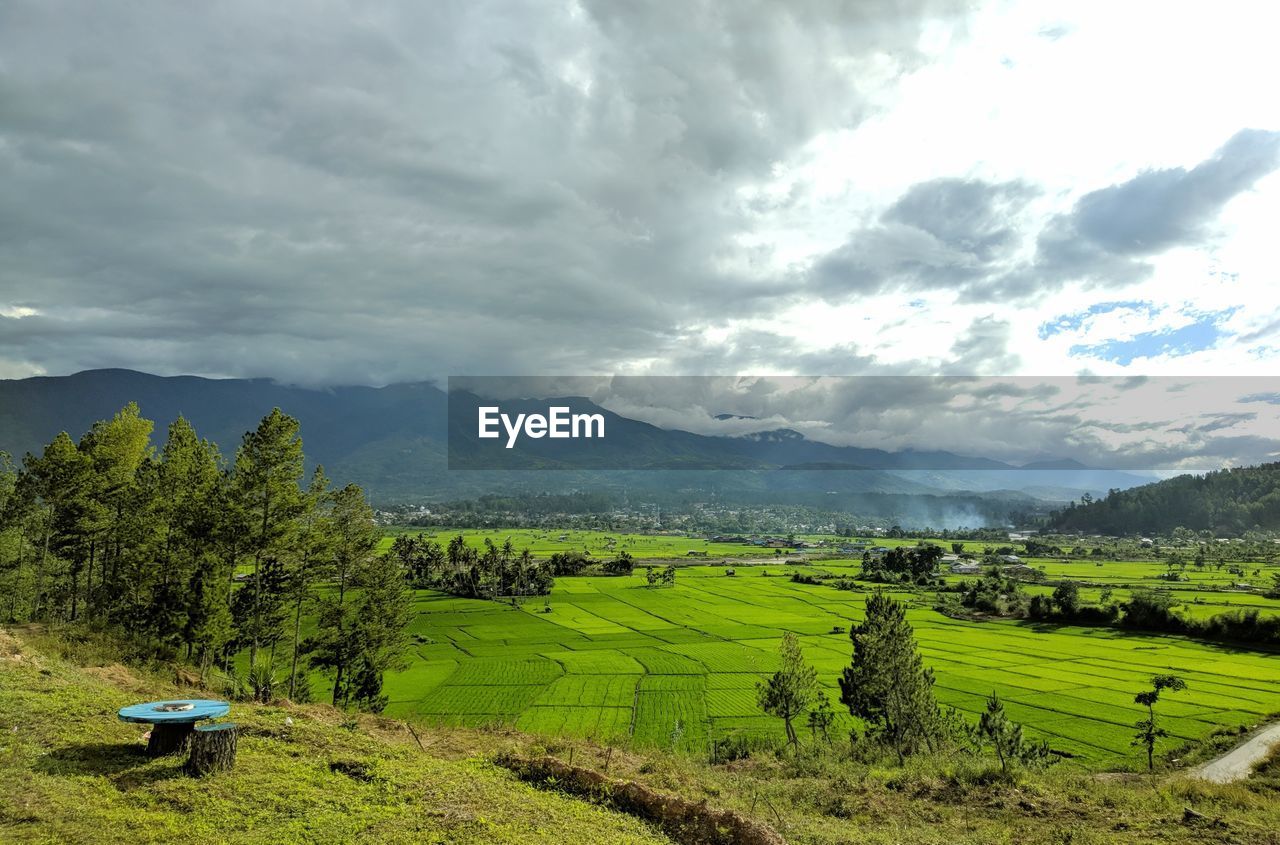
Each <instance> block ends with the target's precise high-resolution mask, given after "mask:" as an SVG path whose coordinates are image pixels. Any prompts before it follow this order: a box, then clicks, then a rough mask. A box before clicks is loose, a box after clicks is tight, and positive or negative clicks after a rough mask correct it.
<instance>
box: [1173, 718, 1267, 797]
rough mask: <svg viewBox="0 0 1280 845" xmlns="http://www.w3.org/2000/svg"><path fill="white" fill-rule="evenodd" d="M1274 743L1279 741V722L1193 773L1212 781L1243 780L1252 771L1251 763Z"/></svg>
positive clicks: (1261, 757)
mask: <svg viewBox="0 0 1280 845" xmlns="http://www.w3.org/2000/svg"><path fill="white" fill-rule="evenodd" d="M1276 743H1280V723H1276V724H1273V725H1268V726H1267V727H1265V728H1263V729H1262V730H1260V731H1258V732H1257V733H1255V734H1254V735H1253V736H1251V737H1249V738H1248V739H1247V740H1245V741H1244V742H1242V743H1240V744H1239V745H1237V746H1236V747H1235V748H1233V749H1231V750H1230V751H1228V752H1227V753H1226V754H1223V755H1222V756H1221V757H1215V758H1214V759H1212V760H1210V761H1209V762H1208V763H1205V764H1204V765H1202V766H1200V768H1198V769H1196V770H1195V771H1194V772H1193V774H1194V775H1195V776H1196V777H1198V778H1202V779H1204V780H1208V781H1213V782H1214V783H1231V782H1232V781H1237V780H1244V779H1245V778H1247V777H1248V776H1249V775H1250V774H1251V773H1252V772H1253V765H1254V764H1255V763H1257V762H1258V761H1259V760H1262V759H1263V758H1264V757H1266V756H1267V752H1268V751H1270V750H1271V746H1273V745H1275V744H1276Z"/></svg>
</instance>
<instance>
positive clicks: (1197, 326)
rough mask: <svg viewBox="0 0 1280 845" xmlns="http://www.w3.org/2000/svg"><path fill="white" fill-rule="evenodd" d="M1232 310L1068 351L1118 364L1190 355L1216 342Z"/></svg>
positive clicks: (1233, 309)
mask: <svg viewBox="0 0 1280 845" xmlns="http://www.w3.org/2000/svg"><path fill="white" fill-rule="evenodd" d="M1236 310H1237V309H1236V308H1228V309H1227V310H1225V311H1213V312H1209V313H1199V314H1194V315H1193V316H1195V317H1196V318H1197V319H1196V320H1194V321H1193V322H1191V323H1187V324H1186V325H1184V326H1179V327H1178V328H1169V329H1160V330H1158V331H1151V332H1143V333H1141V334H1136V335H1134V336H1133V337H1131V338H1128V339H1126V340H1108V341H1105V342H1103V343H1095V344H1090V345H1085V344H1080V345H1077V346H1073V347H1071V354H1072V355H1073V356H1088V357H1091V358H1101V359H1103V360H1105V361H1112V362H1114V363H1117V364H1120V365H1122V366H1124V365H1127V364H1131V363H1133V361H1134V360H1135V359H1137V358H1155V357H1157V356H1160V355H1168V356H1172V357H1178V356H1182V355H1190V354H1191V353H1193V352H1199V351H1201V350H1203V349H1211V348H1212V347H1214V346H1215V345H1217V343H1218V341H1219V340H1221V339H1222V338H1223V337H1224V336H1225V335H1226V334H1227V332H1224V331H1223V330H1222V327H1221V325H1222V323H1223V322H1224V321H1225V320H1226V319H1227V318H1228V317H1230V316H1231V315H1232V314H1234V313H1235V312H1236Z"/></svg>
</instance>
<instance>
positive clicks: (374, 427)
mask: <svg viewBox="0 0 1280 845" xmlns="http://www.w3.org/2000/svg"><path fill="white" fill-rule="evenodd" d="M131 401H132V402H137V403H138V405H139V406H140V408H141V410H142V413H143V415H144V416H146V417H148V418H149V419H152V420H155V421H156V424H157V432H156V435H155V440H156V441H157V442H161V441H162V440H163V437H164V427H165V426H167V425H168V424H169V423H170V422H171V421H173V420H174V419H176V418H177V417H178V416H179V415H182V416H184V417H186V418H187V419H188V420H189V421H191V423H192V424H193V425H194V426H195V427H196V430H197V431H198V432H199V433H200V434H201V436H204V437H207V438H209V439H210V440H212V441H214V442H215V443H217V444H218V445H219V447H220V448H221V449H222V451H223V453H224V454H225V455H227V456H230V455H231V454H233V453H234V450H235V448H236V446H237V445H238V444H239V442H240V440H241V437H242V436H243V434H244V433H245V432H246V431H248V430H250V429H252V428H253V427H255V426H256V425H257V422H258V420H259V419H261V417H262V416H263V415H264V414H266V413H268V412H269V411H270V410H271V409H272V408H273V407H279V408H281V409H282V410H283V411H285V412H286V413H289V414H291V415H293V416H295V417H297V418H298V419H299V420H300V421H301V424H302V437H303V443H304V448H305V451H306V454H307V458H308V462H309V463H311V464H315V463H321V464H323V465H324V466H325V469H326V471H327V472H328V473H329V474H330V476H332V477H333V478H334V479H335V480H337V481H340V482H346V481H353V482H356V483H359V484H361V485H362V486H363V487H364V488H365V489H366V491H368V493H369V495H370V497H371V498H372V499H373V500H375V501H377V502H381V503H394V502H418V501H438V500H441V499H447V498H457V497H462V496H473V495H479V494H482V493H494V492H513V491H520V492H541V491H548V492H560V491H567V490H581V489H592V488H615V489H616V488H619V487H622V488H624V489H634V490H645V489H653V490H671V489H681V490H685V491H689V492H691V493H696V492H697V491H700V490H703V491H707V492H710V493H714V494H716V495H719V496H722V497H723V496H725V495H729V494H735V493H736V494H741V495H743V496H747V497H750V498H753V499H754V498H758V497H765V498H767V497H768V496H769V495H770V494H777V495H783V494H787V495H793V494H794V495H798V494H809V495H823V496H832V495H835V496H840V495H855V496H866V495H869V494H880V495H894V496H908V497H911V496H947V495H952V494H956V493H960V492H967V493H973V494H976V495H979V496H981V497H982V498H992V497H995V498H1002V499H1007V500H1009V501H1011V502H1018V501H1036V500H1042V501H1054V502H1061V501H1067V500H1070V499H1074V498H1078V497H1079V496H1080V495H1081V494H1082V493H1084V492H1089V493H1092V494H1094V495H1098V494H1099V493H1103V492H1105V491H1106V490H1108V489H1111V488H1121V489H1124V488H1129V487H1133V486H1135V485H1138V484H1144V483H1147V482H1148V481H1150V480H1151V479H1150V478H1148V477H1145V476H1142V475H1138V474H1134V473H1127V472H1118V471H1111V470H1105V469H1093V468H1089V467H1084V466H1082V465H1080V464H1077V463H1075V462H1071V461H1055V462H1041V463H1037V464H1033V465H1027V466H1026V467H1015V466H1013V465H1011V464H1008V463H1003V462H1001V461H997V460H993V459H990V458H984V457H970V456H962V455H956V454H953V453H950V452H940V451H912V450H904V451H899V452H889V451H883V450H878V449H861V448H856V447H847V446H833V445H831V444H827V443H822V442H819V441H815V440H810V439H808V438H806V437H804V436H803V435H801V434H800V433H799V432H795V431H791V430H789V429H778V430H774V431H766V432H758V433H755V434H751V435H745V436H711V435H702V434H694V433H691V432H687V431H677V430H671V429H664V428H659V427H657V426H653V425H650V424H649V423H645V422H642V421H639V420H634V419H628V418H626V417H622V416H619V415H617V414H615V413H613V412H611V411H608V410H607V409H604V408H601V407H599V406H597V405H594V404H593V403H591V402H590V401H589V400H587V399H584V398H581V397H563V398H556V399H551V400H547V399H542V400H538V401H536V402H535V401H533V400H524V401H522V402H514V403H504V410H507V409H508V408H510V409H511V410H513V411H516V412H518V411H521V410H522V409H526V410H531V409H534V408H542V409H545V408H546V406H547V404H548V402H552V403H555V404H564V405H568V406H570V407H572V408H573V409H574V411H575V412H586V413H600V414H602V415H604V416H605V419H606V425H607V428H608V431H609V438H606V440H607V441H608V442H607V443H606V442H605V441H601V442H600V443H596V444H592V446H593V448H594V449H595V451H593V452H591V453H589V454H588V453H584V452H582V451H581V444H580V443H579V442H578V441H565V440H556V441H553V440H549V439H544V440H532V441H527V443H524V444H522V448H521V449H520V450H518V454H514V455H513V454H511V453H506V454H502V455H501V456H500V457H501V460H500V461H497V462H493V461H490V460H489V459H488V458H486V457H485V456H483V455H480V454H479V453H478V452H476V443H477V442H476V441H475V439H474V437H470V438H469V435H470V432H471V431H472V430H473V428H474V420H475V416H474V407H475V405H477V404H478V403H480V402H481V401H482V400H481V399H480V398H479V397H476V396H473V395H470V394H459V393H455V394H454V395H453V396H452V397H450V396H449V395H448V394H446V393H445V391H443V390H441V389H440V388H439V387H437V386H435V385H434V384H431V383H427V382H417V383H401V384H392V385H388V386H386V387H361V386H351V387H332V388H319V389H317V388H307V387H297V386H290V385H284V384H279V383H277V382H274V381H271V380H269V379H210V378H202V377H196V376H155V375H150V374H147V373H141V372H136V371H132V370H121V369H104V370H88V371H85V372H81V373H76V374H74V375H69V376H51V377H34V378H26V379H15V380H0V450H3V451H7V452H9V453H10V454H12V455H14V456H15V457H17V456H21V455H22V454H24V453H26V452H28V451H31V452H38V451H40V450H41V449H42V448H43V446H44V444H46V443H48V442H49V441H50V440H51V439H52V438H53V437H54V436H56V435H57V433H58V432H59V431H66V432H68V433H69V434H71V435H72V437H74V438H78V437H79V436H80V435H81V434H83V433H84V432H85V431H86V430H87V429H88V428H89V427H90V426H91V425H92V424H93V422H94V421H96V420H99V419H104V418H109V417H110V416H111V415H112V414H114V413H115V412H116V411H118V410H119V409H120V408H121V407H123V406H124V405H125V404H126V403H128V402H131ZM451 434H452V435H453V438H452V441H453V444H454V448H453V451H452V453H451V452H450V449H449V443H450V435H451ZM489 443H492V444H493V445H495V446H496V447H497V448H499V449H501V443H499V442H497V441H486V444H489ZM575 449H576V450H578V451H574V450H575ZM485 466H488V467H493V468H488V469H476V468H467V469H463V468H461V467H485ZM840 470H857V471H840Z"/></svg>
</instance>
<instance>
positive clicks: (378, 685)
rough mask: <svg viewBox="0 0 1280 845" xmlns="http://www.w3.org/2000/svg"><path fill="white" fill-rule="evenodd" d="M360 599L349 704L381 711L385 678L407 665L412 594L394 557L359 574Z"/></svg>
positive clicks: (375, 561) (378, 560) (371, 564)
mask: <svg viewBox="0 0 1280 845" xmlns="http://www.w3.org/2000/svg"><path fill="white" fill-rule="evenodd" d="M357 581H358V584H359V586H360V598H359V600H358V602H357V605H356V612H355V618H354V622H355V625H354V631H353V632H352V636H353V639H354V640H355V642H357V643H358V644H359V655H358V657H357V660H356V666H357V668H356V671H355V673H354V674H353V677H352V682H351V687H350V701H351V703H352V704H355V705H356V706H358V707H361V708H363V709H366V710H372V711H374V712H381V711H382V709H383V708H384V707H385V706H386V703H387V699H386V696H384V695H382V694H381V692H382V679H383V676H384V675H385V674H386V673H387V672H388V671H390V670H392V669H398V668H402V667H403V666H404V647H405V643H406V637H405V628H406V626H407V625H408V624H409V616H410V613H409V609H410V594H409V589H408V587H407V586H406V585H405V577H404V569H403V568H402V567H401V566H400V564H399V561H397V560H396V559H395V558H394V557H392V556H391V555H382V556H380V557H377V558H374V559H373V560H371V561H370V562H369V563H367V564H366V565H365V566H364V567H363V569H362V570H361V571H360V573H359V575H358V579H357Z"/></svg>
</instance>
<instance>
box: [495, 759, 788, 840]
mask: <svg viewBox="0 0 1280 845" xmlns="http://www.w3.org/2000/svg"><path fill="white" fill-rule="evenodd" d="M494 762H495V763H497V764H498V765H499V766H502V767H503V768H505V769H509V770H511V771H512V772H515V774H516V776H517V777H519V778H520V779H521V780H523V781H527V782H529V783H534V784H537V785H539V786H544V787H548V788H553V789H556V790H558V791H560V792H564V793H567V794H570V795H576V796H578V797H581V798H587V799H589V800H592V801H596V802H598V803H601V804H604V805H607V806H609V807H612V808H613V809H615V810H619V811H621V812H624V813H627V814H629V815H633V816H637V817H638V818H641V819H644V820H645V821H648V822H652V823H654V824H656V825H657V826H658V827H660V828H662V831H663V832H664V833H666V834H667V835H668V836H670V837H671V838H672V839H674V840H675V841H677V842H679V843H682V845H786V840H784V839H783V838H782V836H781V834H779V833H778V832H777V831H776V830H774V829H773V828H771V827H769V826H768V825H766V824H762V823H761V822H757V821H754V820H752V819H749V818H747V817H746V816H743V815H741V814H740V813H735V812H733V811H732V810H717V809H715V808H712V807H708V806H707V804H706V801H699V802H694V801H688V800H685V799H684V798H681V797H679V796H677V795H668V794H665V793H661V792H657V791H655V790H653V789H650V788H649V787H647V786H645V785H644V784H641V783H636V782H635V781H629V780H619V779H617V778H611V777H609V776H608V775H604V774H601V773H600V772H597V771H595V770H594V769H587V768H583V767H581V766H571V765H569V764H568V763H565V762H564V761H562V760H557V759H556V758H554V757H538V758H535V759H532V760H527V759H523V758H520V757H512V756H507V755H503V756H500V757H498V758H497V759H496V760H495V761H494Z"/></svg>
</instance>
